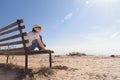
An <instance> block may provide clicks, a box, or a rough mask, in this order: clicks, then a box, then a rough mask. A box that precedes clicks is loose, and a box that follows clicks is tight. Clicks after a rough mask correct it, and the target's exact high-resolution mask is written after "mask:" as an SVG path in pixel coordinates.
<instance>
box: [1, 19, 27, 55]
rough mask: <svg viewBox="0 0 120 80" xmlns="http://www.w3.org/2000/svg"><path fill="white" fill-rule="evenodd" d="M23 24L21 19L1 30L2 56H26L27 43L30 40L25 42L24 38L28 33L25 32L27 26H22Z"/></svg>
mask: <svg viewBox="0 0 120 80" xmlns="http://www.w3.org/2000/svg"><path fill="white" fill-rule="evenodd" d="M21 23H23V20H22V19H19V20H17V21H16V22H13V23H11V24H9V25H8V26H5V27H3V28H1V29H0V55H6V54H10V55H11V54H13V55H21V54H25V50H26V45H25V43H27V42H28V40H24V36H25V35H27V33H26V32H23V29H24V28H25V26H23V25H22V26H21Z"/></svg>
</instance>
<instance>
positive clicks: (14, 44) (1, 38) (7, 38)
mask: <svg viewBox="0 0 120 80" xmlns="http://www.w3.org/2000/svg"><path fill="white" fill-rule="evenodd" d="M21 23H23V20H22V19H18V20H17V21H16V22H13V23H11V24H9V25H8V26H5V27H3V28H1V29H0V55H25V73H27V71H28V55H35V54H49V66H50V68H51V67H52V55H51V54H52V53H54V51H52V50H46V51H31V50H29V49H28V48H27V47H26V43H28V42H29V41H28V40H25V39H24V36H26V35H27V33H26V32H24V29H25V26H24V25H21Z"/></svg>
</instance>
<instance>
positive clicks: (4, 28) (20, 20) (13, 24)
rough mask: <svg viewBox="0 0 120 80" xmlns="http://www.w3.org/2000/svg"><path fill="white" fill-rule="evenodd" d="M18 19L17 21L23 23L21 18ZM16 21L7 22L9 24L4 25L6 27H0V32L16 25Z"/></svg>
mask: <svg viewBox="0 0 120 80" xmlns="http://www.w3.org/2000/svg"><path fill="white" fill-rule="evenodd" d="M18 21H19V23H23V19H19V20H18ZM18 21H16V22H13V23H11V24H9V25H8V26H6V27H3V28H1V29H0V32H2V31H4V30H7V29H9V28H12V27H14V26H16V25H17V24H18Z"/></svg>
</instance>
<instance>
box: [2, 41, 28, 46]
mask: <svg viewBox="0 0 120 80" xmlns="http://www.w3.org/2000/svg"><path fill="white" fill-rule="evenodd" d="M23 42H24V43H27V42H28V40H25V41H22V40H21V41H15V42H7V43H2V44H0V46H10V45H16V44H22V43H23Z"/></svg>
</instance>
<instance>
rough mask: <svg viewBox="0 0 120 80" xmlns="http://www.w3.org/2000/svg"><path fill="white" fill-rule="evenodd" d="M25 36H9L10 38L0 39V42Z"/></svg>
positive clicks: (23, 34)
mask: <svg viewBox="0 0 120 80" xmlns="http://www.w3.org/2000/svg"><path fill="white" fill-rule="evenodd" d="M25 35H27V33H26V32H24V33H22V35H21V34H17V35H13V36H10V37H6V38H3V39H0V42H2V41H7V40H10V39H15V38H18V37H21V36H25Z"/></svg>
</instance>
